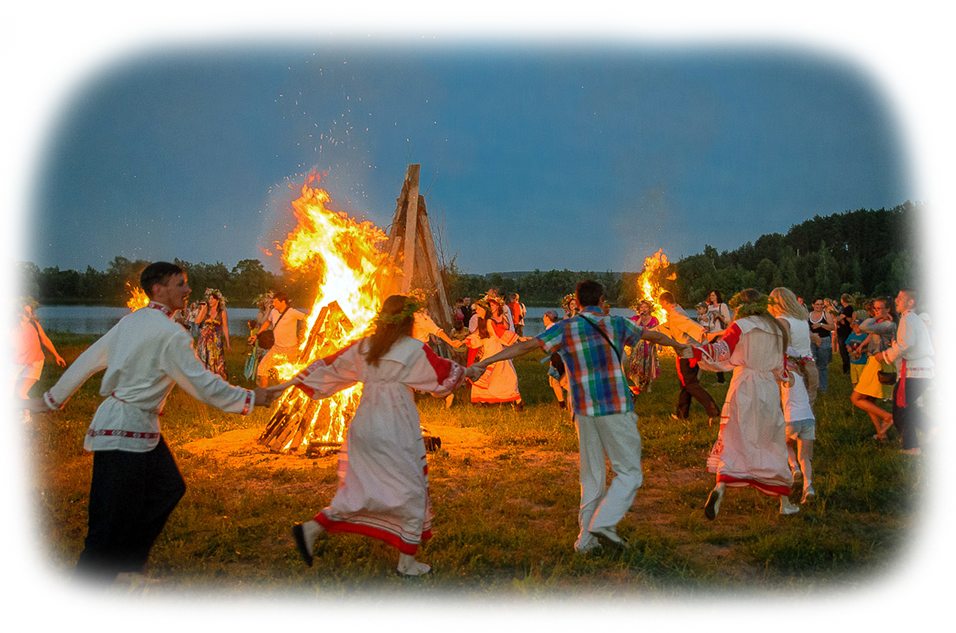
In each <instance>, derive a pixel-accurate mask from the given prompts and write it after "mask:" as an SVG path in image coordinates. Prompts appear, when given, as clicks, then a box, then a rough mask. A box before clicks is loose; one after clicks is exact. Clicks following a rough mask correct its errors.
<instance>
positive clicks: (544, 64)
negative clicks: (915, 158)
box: [29, 40, 923, 273]
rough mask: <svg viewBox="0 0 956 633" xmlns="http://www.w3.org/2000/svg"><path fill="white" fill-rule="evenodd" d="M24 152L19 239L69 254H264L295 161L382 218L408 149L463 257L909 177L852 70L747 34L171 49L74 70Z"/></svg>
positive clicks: (622, 245) (725, 236) (514, 257)
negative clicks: (25, 211)
mask: <svg viewBox="0 0 956 633" xmlns="http://www.w3.org/2000/svg"><path fill="white" fill-rule="evenodd" d="M42 152H43V153H42V154H41V163H40V169H39V171H38V172H37V173H36V176H35V180H34V191H35V198H34V205H35V213H33V214H31V217H32V218H33V219H34V223H33V228H32V230H31V239H30V252H29V259H30V260H31V261H34V262H35V263H37V264H38V265H39V266H40V267H41V268H42V267H46V266H60V267H61V268H74V269H77V270H85V268H86V266H87V265H91V266H93V267H94V268H97V269H100V270H102V269H105V267H106V265H107V263H108V262H109V261H110V260H111V259H112V258H113V257H114V256H116V255H122V256H124V257H127V258H129V259H146V260H156V259H169V260H171V259H173V258H174V257H179V258H180V259H184V260H186V261H189V262H200V261H203V262H207V263H213V262H216V261H220V262H223V263H224V264H226V265H227V266H228V267H232V266H233V265H235V264H236V263H237V262H238V261H240V260H242V259H246V258H259V259H262V260H263V261H266V262H267V265H269V266H270V268H273V269H276V270H277V267H276V265H275V263H274V262H272V263H271V264H270V263H269V262H268V260H267V257H266V255H265V253H264V252H263V251H262V250H261V249H263V248H265V249H270V250H274V249H272V246H273V245H274V243H275V241H276V240H279V241H281V240H282V239H283V238H284V236H285V234H286V233H285V231H287V229H288V226H289V225H288V220H289V217H290V210H291V207H290V205H289V201H290V200H291V199H293V198H294V197H297V196H298V193H299V190H300V188H301V185H302V183H303V181H304V178H303V174H305V173H308V172H309V171H311V170H317V171H319V172H325V173H327V176H326V178H325V180H324V181H323V182H324V188H326V189H327V190H328V191H329V193H330V195H331V197H332V200H333V203H334V205H335V207H336V208H338V209H341V210H346V211H348V213H349V214H351V215H353V216H355V217H364V218H366V219H369V220H371V221H372V222H374V223H375V224H376V225H378V226H379V227H381V228H383V229H387V225H388V224H389V223H390V221H391V218H392V215H393V213H394V211H395V199H396V197H397V196H398V194H399V192H400V190H401V184H402V179H403V176H404V173H405V169H406V167H407V165H408V164H409V163H419V164H421V168H422V178H421V180H422V182H421V187H422V191H424V192H425V199H426V203H427V207H428V210H429V216H430V218H431V222H432V225H433V227H437V226H441V227H442V228H443V232H442V235H443V239H442V244H441V245H442V246H443V247H444V250H445V252H446V255H447V256H448V257H451V256H453V255H456V254H457V264H458V266H459V267H460V268H462V269H463V270H465V271H466V272H473V273H487V272H493V271H512V270H534V269H536V268H539V269H541V270H549V269H552V268H556V269H563V268H568V269H571V270H594V271H605V270H613V271H621V270H628V271H639V270H640V269H641V266H642V262H643V260H644V258H645V257H647V256H648V255H651V254H653V253H654V252H655V251H656V250H657V249H658V248H663V250H664V253H665V254H666V255H667V256H668V257H669V258H670V259H671V260H677V259H679V258H680V257H682V256H689V255H693V254H695V253H698V252H701V251H702V250H703V249H704V246H705V245H706V244H710V245H712V246H714V247H716V248H717V249H718V250H725V249H731V250H732V249H735V248H737V247H738V246H740V245H742V244H743V243H744V242H746V241H748V240H749V241H753V240H756V239H757V238H758V237H759V236H760V235H762V234H764V233H771V232H780V233H786V231H787V230H788V229H789V228H790V226H791V225H793V224H798V223H800V222H802V221H804V220H806V219H808V218H811V217H813V216H814V215H816V214H820V215H828V214H831V213H837V212H843V211H846V210H856V209H860V208H872V209H878V208H881V207H887V208H890V207H893V206H896V205H898V204H901V203H903V202H904V201H906V200H919V199H922V197H923V194H922V192H921V191H919V190H918V189H916V188H915V187H914V185H913V184H912V183H911V181H910V178H909V168H908V165H907V161H906V159H905V145H904V143H903V139H902V138H901V135H900V131H899V125H898V114H897V113H896V112H894V111H893V110H892V108H890V107H888V105H887V100H886V97H885V95H884V94H883V93H882V92H881V91H880V90H879V89H878V88H877V87H876V86H875V84H874V83H873V81H872V79H871V78H870V77H869V76H868V75H867V73H866V72H865V71H864V69H862V68H860V67H858V66H856V65H854V64H851V63H849V62H847V61H846V60H840V59H834V58H832V57H828V56H823V55H819V54H816V53H813V52H812V50H810V49H807V48H783V47H779V46H772V45H769V44H768V45H764V46H757V47H746V48H745V47H741V46H738V47H733V46H713V47H701V48H687V47H685V48H681V47H675V46H672V47H666V48H665V47H660V46H658V47H648V46H642V45H641V42H640V41H639V40H635V41H634V42H631V43H629V44H625V45H616V46H597V45H593V44H589V45H585V44H578V45H572V46H559V45H558V43H556V42H543V43H538V44H536V45H533V46H527V45H525V46H520V45H517V44H512V45H507V44H503V43H496V44H488V45H474V44H472V45H462V46H455V45H451V44H450V43H449V42H447V41H443V42H426V43H424V44H412V45H398V44H394V45H389V46H377V47H376V46H371V45H366V46H361V45H349V44H347V43H341V44H336V45H324V44H321V43H316V44H314V45H296V46H289V45H288V44H284V43H283V42H282V41H274V42H267V43H264V44H263V43H258V44H256V45H252V44H249V45H242V44H236V45H232V46H229V47H223V46H200V45H194V46H185V45H169V46H165V47H159V48H151V49H148V50H145V51H137V52H134V53H130V54H127V55H120V56H117V57H116V58H115V59H113V60H111V61H110V62H109V63H107V64H105V65H103V66H102V67H98V68H94V69H91V70H90V73H89V74H88V75H87V76H86V77H85V78H84V79H83V81H81V82H79V83H78V85H77V89H76V90H75V91H74V92H73V93H72V94H71V95H70V96H69V97H68V98H67V99H65V100H64V101H63V103H62V105H61V107H60V112H59V115H58V117H57V118H55V120H53V121H51V122H50V127H49V136H48V140H47V142H45V143H44V145H43V149H42ZM289 185H292V188H290V186H289ZM320 186H323V185H320ZM283 229H284V230H283Z"/></svg>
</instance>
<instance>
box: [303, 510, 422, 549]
mask: <svg viewBox="0 0 956 633" xmlns="http://www.w3.org/2000/svg"><path fill="white" fill-rule="evenodd" d="M315 521H316V522H317V523H318V524H319V525H321V526H322V527H323V528H325V531H326V532H344V533H349V534H361V535H362V536H368V537H371V538H374V539H378V540H380V541H384V542H385V543H388V544H389V545H393V546H394V547H396V548H398V551H399V552H401V553H402V554H408V555H410V556H414V555H415V553H416V552H418V545H419V544H418V543H409V542H408V541H405V540H403V539H402V538H401V537H400V536H398V534H395V533H394V532H389V531H387V530H383V529H381V528H377V527H372V526H371V525H362V524H360V523H349V522H348V521H336V520H335V519H330V518H329V517H327V516H326V515H325V513H323V512H319V513H318V514H317V515H315ZM431 537H432V531H431V530H425V531H424V532H422V534H421V540H422V541H427V540H428V539H430V538H431Z"/></svg>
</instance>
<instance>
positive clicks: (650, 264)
mask: <svg viewBox="0 0 956 633" xmlns="http://www.w3.org/2000/svg"><path fill="white" fill-rule="evenodd" d="M669 265H670V262H668V261H667V255H665V254H664V249H661V248H659V249H657V252H656V253H654V254H653V255H651V256H650V257H647V258H645V259H644V271H643V272H642V273H641V276H640V277H639V278H638V280H637V289H638V291H639V293H640V298H639V299H638V301H640V300H644V299H646V300H647V301H650V302H651V305H652V306H653V308H652V309H651V314H653V315H654V316H655V317H657V320H658V321H660V322H661V323H666V322H667V312H665V311H664V309H663V308H662V307H661V306H660V305H659V304H658V303H657V298H658V297H659V296H660V295H661V293H662V292H663V291H664V289H663V288H662V287H661V283H660V282H661V275H662V274H663V273H664V271H665V270H667V267H668V266H669ZM664 279H666V280H667V281H673V280H674V279H677V273H676V272H674V273H671V274H670V275H668V276H667V277H665V278H664Z"/></svg>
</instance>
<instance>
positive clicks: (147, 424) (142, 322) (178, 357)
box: [28, 262, 272, 583]
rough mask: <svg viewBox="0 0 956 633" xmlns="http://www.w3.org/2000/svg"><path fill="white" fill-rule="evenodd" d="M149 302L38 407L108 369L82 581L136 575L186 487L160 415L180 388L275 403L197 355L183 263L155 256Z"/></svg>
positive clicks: (94, 432) (230, 400) (229, 407)
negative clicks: (188, 322)
mask: <svg viewBox="0 0 956 633" xmlns="http://www.w3.org/2000/svg"><path fill="white" fill-rule="evenodd" d="M140 285H141V286H142V288H143V291H144V292H145V293H146V296H147V297H149V299H150V302H149V305H147V306H146V307H145V308H141V309H139V310H136V311H135V312H133V313H132V314H129V315H127V316H126V317H124V318H123V319H121V320H120V322H119V323H117V324H116V325H115V326H114V327H113V328H112V329H111V330H110V331H109V332H107V333H106V334H104V335H103V336H102V337H101V338H100V339H99V340H97V341H96V342H95V343H93V345H91V346H90V347H89V348H87V349H86V351H84V352H83V353H82V354H80V356H79V357H78V358H77V359H76V361H74V363H73V364H72V365H71V366H70V368H69V369H67V370H66V372H64V374H63V376H61V377H60V379H59V380H58V381H57V383H56V384H55V385H53V387H51V388H50V390H49V391H47V392H46V393H45V394H43V397H42V398H34V399H32V400H30V401H28V406H29V408H30V409H31V410H32V411H36V412H44V411H50V410H56V409H62V408H63V406H64V404H65V403H66V401H67V400H68V399H69V398H70V396H71V395H73V393H74V392H75V391H76V390H77V389H79V388H80V386H81V385H82V384H83V383H84V382H86V380H87V379H88V378H89V377H90V376H92V375H93V374H95V373H97V372H98V371H100V370H103V369H105V370H106V372H105V373H104V375H103V380H102V384H101V387H100V395H103V396H106V399H105V400H104V401H103V402H102V403H101V404H100V406H99V407H98V408H97V410H96V413H95V414H94V416H93V422H92V423H91V424H90V428H89V430H88V431H87V433H86V438H85V441H84V443H83V448H84V449H85V450H87V451H92V452H93V479H92V483H91V484H90V501H89V523H88V530H87V536H86V540H85V543H84V545H85V546H84V549H83V552H82V553H81V554H80V558H79V561H78V562H77V566H76V571H77V577H78V578H88V579H90V580H96V581H100V582H105V583H111V582H113V581H114V580H116V579H117V577H118V576H119V575H120V574H124V575H127V576H129V577H130V579H134V578H135V577H137V576H138V575H140V574H141V573H142V571H143V567H144V566H145V564H146V559H147V557H148V555H149V550H150V548H151V547H152V545H153V542H154V541H155V540H156V537H158V536H159V534H160V532H161V531H162V529H163V526H164V525H165V524H166V519H167V518H168V517H169V515H170V513H172V511H173V509H174V508H175V507H176V505H177V504H178V503H179V500H180V499H181V498H182V496H183V494H185V492H186V484H185V482H184V481H183V478H182V475H181V474H180V473H179V468H178V467H177V466H176V461H175V460H174V459H173V456H172V453H170V451H169V448H168V447H167V446H166V442H165V441H164V440H163V437H162V435H161V434H160V428H159V414H160V412H161V411H162V408H163V404H164V403H165V401H166V396H168V395H169V392H170V391H171V390H172V388H173V385H174V384H178V385H179V386H180V387H181V388H182V389H183V390H184V391H185V392H186V393H188V394H190V395H191V396H193V397H194V398H196V399H198V400H200V401H202V402H205V403H206V404H209V405H212V406H214V407H216V408H218V409H221V410H223V411H226V412H230V413H241V414H247V413H248V412H249V411H250V409H251V408H252V407H253V406H254V405H259V406H267V405H268V404H269V403H270V402H271V399H272V396H270V395H269V394H268V392H266V390H264V389H256V390H255V391H254V392H252V391H248V390H246V389H241V388H239V387H234V386H232V385H230V384H229V383H227V382H226V381H224V380H222V379H221V378H220V377H219V376H217V375H216V374H214V373H212V372H210V371H208V370H207V369H206V368H205V367H203V365H202V363H201V362H200V361H199V359H198V358H197V357H196V353H195V351H194V350H193V348H192V338H191V337H190V336H189V333H188V332H187V331H186V330H184V329H183V328H182V327H181V326H180V325H178V324H177V323H175V322H174V321H173V320H172V318H171V317H172V315H173V313H174V312H175V311H176V310H182V309H183V308H184V307H185V305H186V297H187V296H189V292H190V288H189V285H188V284H187V282H186V274H185V273H184V272H183V270H182V269H181V268H180V267H179V266H177V265H176V264H170V263H168V262H155V263H153V264H150V265H149V266H147V267H146V268H145V269H144V270H143V272H142V274H141V275H140Z"/></svg>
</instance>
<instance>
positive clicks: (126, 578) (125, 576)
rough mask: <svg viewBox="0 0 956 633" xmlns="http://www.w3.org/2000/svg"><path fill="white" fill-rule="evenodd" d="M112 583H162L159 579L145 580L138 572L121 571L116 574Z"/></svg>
mask: <svg viewBox="0 0 956 633" xmlns="http://www.w3.org/2000/svg"><path fill="white" fill-rule="evenodd" d="M113 582H128V583H129V584H131V585H140V586H141V587H142V586H146V585H158V584H159V583H160V582H162V581H161V580H160V579H159V578H147V577H146V576H144V575H143V574H141V573H139V572H138V571H121V572H120V573H118V574H116V578H114V579H113Z"/></svg>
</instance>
